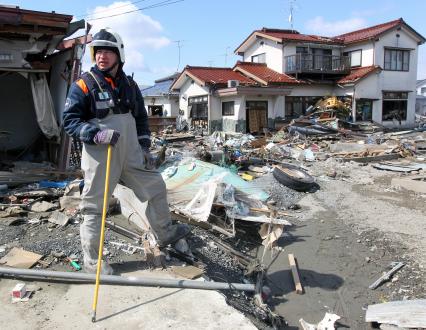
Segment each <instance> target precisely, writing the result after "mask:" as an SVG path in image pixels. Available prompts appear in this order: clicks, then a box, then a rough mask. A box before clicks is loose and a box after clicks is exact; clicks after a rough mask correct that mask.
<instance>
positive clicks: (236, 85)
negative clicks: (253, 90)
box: [228, 80, 240, 88]
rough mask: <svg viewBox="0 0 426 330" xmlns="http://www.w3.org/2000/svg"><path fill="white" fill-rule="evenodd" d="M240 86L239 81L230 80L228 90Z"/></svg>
mask: <svg viewBox="0 0 426 330" xmlns="http://www.w3.org/2000/svg"><path fill="white" fill-rule="evenodd" d="M239 85H240V82H239V80H228V88H234V87H238V86H239Z"/></svg>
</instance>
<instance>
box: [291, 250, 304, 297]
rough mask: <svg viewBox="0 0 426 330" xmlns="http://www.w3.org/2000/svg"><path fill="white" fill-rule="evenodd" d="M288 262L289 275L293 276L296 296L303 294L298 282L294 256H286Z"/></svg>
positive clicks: (297, 270) (300, 284)
mask: <svg viewBox="0 0 426 330" xmlns="http://www.w3.org/2000/svg"><path fill="white" fill-rule="evenodd" d="M288 262H289V264H290V269H291V274H292V275H293V281H294V286H295V288H296V293H297V294H303V286H302V283H301V282H300V277H299V269H298V267H297V261H296V258H295V256H294V254H292V253H290V254H289V255H288Z"/></svg>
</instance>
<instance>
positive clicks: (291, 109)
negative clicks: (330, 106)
mask: <svg viewBox="0 0 426 330" xmlns="http://www.w3.org/2000/svg"><path fill="white" fill-rule="evenodd" d="M320 98H321V97H319V96H286V97H285V117H286V118H297V117H300V116H302V115H304V114H305V113H306V109H308V108H309V107H310V106H311V105H315V103H316V102H317V101H318V100H319V99H320Z"/></svg>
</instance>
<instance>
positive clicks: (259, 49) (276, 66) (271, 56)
mask: <svg viewBox="0 0 426 330" xmlns="http://www.w3.org/2000/svg"><path fill="white" fill-rule="evenodd" d="M261 42H263V43H264V44H263V45H261ZM263 53H265V55H266V65H267V66H268V68H271V69H272V70H275V71H278V72H283V65H284V64H283V49H282V44H278V43H277V42H275V41H272V40H269V39H264V38H259V39H258V40H256V42H255V43H253V45H251V46H250V47H249V48H248V49H247V50H246V51H245V52H244V56H243V60H244V62H251V57H252V56H254V55H259V54H263Z"/></svg>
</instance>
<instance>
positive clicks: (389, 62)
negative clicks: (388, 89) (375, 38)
mask: <svg viewBox="0 0 426 330" xmlns="http://www.w3.org/2000/svg"><path fill="white" fill-rule="evenodd" d="M410 50H411V49H407V48H395V47H385V48H384V52H383V70H385V71H398V72H408V71H410V55H411V54H410ZM387 52H390V55H389V56H390V57H389V61H386V54H387ZM392 52H395V63H396V68H395V69H392V62H393V61H392V56H393V55H392V54H393V53H392ZM398 52H400V53H401V54H402V60H401V61H402V62H401V69H398V58H399V56H398ZM405 54H408V55H407V62H406V63H405V62H404V58H405ZM387 63H388V65H389V67H387ZM404 64H406V65H407V68H406V69H404Z"/></svg>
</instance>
